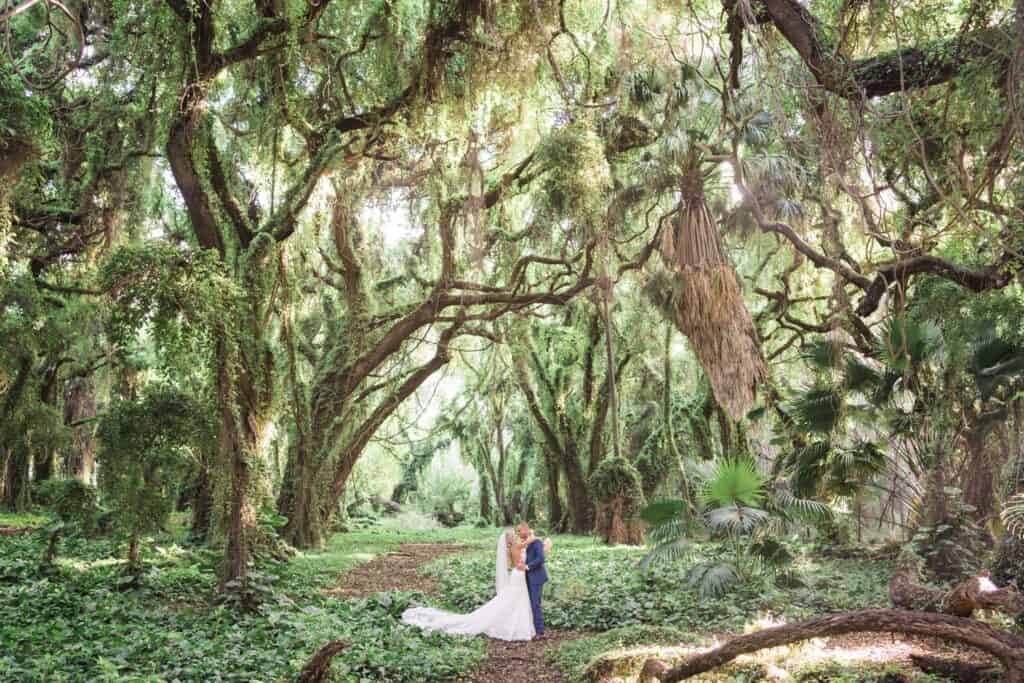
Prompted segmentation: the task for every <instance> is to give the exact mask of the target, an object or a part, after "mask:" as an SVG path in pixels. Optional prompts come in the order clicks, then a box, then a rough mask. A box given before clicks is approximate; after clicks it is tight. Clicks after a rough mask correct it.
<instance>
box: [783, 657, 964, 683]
mask: <svg viewBox="0 0 1024 683" xmlns="http://www.w3.org/2000/svg"><path fill="white" fill-rule="evenodd" d="M791 673H792V678H791V679H790V680H792V681H795V682H796V683H905V682H908V681H913V683H930V682H932V681H934V682H935V683H938V682H939V681H946V680H947V679H946V678H943V677H941V676H933V675H930V674H926V673H922V672H920V671H913V670H907V669H901V668H900V667H898V666H894V665H879V664H873V663H871V664H869V663H864V664H856V665H844V664H837V663H833V662H825V663H816V664H810V665H806V666H797V667H795V668H794V670H793V671H792V672H791Z"/></svg>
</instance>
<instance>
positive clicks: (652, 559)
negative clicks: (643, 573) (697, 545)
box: [639, 538, 691, 569]
mask: <svg viewBox="0 0 1024 683" xmlns="http://www.w3.org/2000/svg"><path fill="white" fill-rule="evenodd" d="M690 547H691V546H690V542H689V541H687V540H686V539H683V538H677V539H675V540H674V541H669V542H667V543H660V544H658V545H656V546H654V547H653V548H651V549H650V550H649V551H647V554H646V555H644V557H643V559H641V560H640V565H639V566H640V568H641V569H647V568H648V567H650V566H651V565H652V564H657V563H662V562H675V561H677V560H681V559H686V558H687V557H689V555H690Z"/></svg>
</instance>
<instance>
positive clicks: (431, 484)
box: [416, 466, 473, 526]
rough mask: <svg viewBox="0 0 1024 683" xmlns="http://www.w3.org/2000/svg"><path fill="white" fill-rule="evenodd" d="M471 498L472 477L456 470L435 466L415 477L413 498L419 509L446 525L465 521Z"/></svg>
mask: <svg viewBox="0 0 1024 683" xmlns="http://www.w3.org/2000/svg"><path fill="white" fill-rule="evenodd" d="M472 497H473V480H472V478H471V477H470V476H469V474H468V473H466V472H463V471H461V470H459V469H457V468H451V467H438V466H435V467H431V468H428V469H427V470H426V471H425V472H423V473H422V474H421V475H420V476H419V483H418V485H417V488H416V499H417V501H418V503H419V505H420V507H421V509H423V511H424V512H428V513H431V514H433V515H434V516H435V517H436V518H437V519H438V521H440V522H441V523H442V524H445V525H446V526H455V525H457V524H458V523H459V522H461V521H462V520H463V519H465V516H466V513H467V512H468V508H469V505H470V501H471V500H472Z"/></svg>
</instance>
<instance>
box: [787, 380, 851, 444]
mask: <svg viewBox="0 0 1024 683" xmlns="http://www.w3.org/2000/svg"><path fill="white" fill-rule="evenodd" d="M842 407H843V397H842V394H841V393H840V392H839V390H838V388H837V387H836V386H833V385H831V384H818V385H816V386H812V387H810V388H808V389H807V390H806V391H805V392H804V393H803V394H801V395H799V396H798V397H796V398H795V399H793V400H792V401H791V402H790V412H791V414H792V416H793V420H794V421H795V422H796V424H797V426H798V427H799V428H800V429H801V431H804V432H808V433H812V434H828V433H830V432H831V431H832V430H833V429H835V427H836V425H837V424H838V423H839V419H840V417H841V415H842Z"/></svg>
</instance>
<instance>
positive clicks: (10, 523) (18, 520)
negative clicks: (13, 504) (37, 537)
mask: <svg viewBox="0 0 1024 683" xmlns="http://www.w3.org/2000/svg"><path fill="white" fill-rule="evenodd" d="M49 521H50V517H49V515H46V514H41V513H38V512H0V527H11V528H14V529H25V528H33V529H34V528H36V527H41V526H43V525H45V524H46V523H47V522H49Z"/></svg>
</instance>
